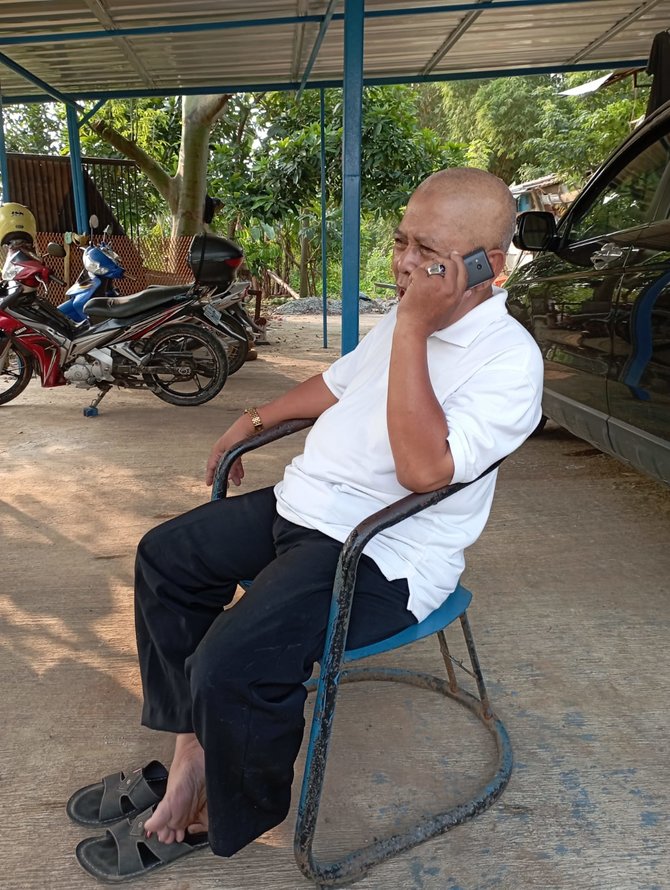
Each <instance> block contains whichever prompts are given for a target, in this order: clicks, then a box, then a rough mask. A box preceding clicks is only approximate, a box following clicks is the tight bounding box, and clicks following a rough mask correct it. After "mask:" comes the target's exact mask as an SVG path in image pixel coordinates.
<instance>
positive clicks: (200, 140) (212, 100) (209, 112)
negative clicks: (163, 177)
mask: <svg viewBox="0 0 670 890" xmlns="http://www.w3.org/2000/svg"><path fill="white" fill-rule="evenodd" d="M229 98H230V97H229V96H184V97H183V98H182V125H181V146H180V149H179V164H178V165H177V172H176V174H175V177H174V178H175V180H176V182H177V185H178V195H179V198H178V202H177V208H176V211H175V212H174V213H173V216H172V237H173V238H175V237H178V236H180V235H195V234H197V233H198V232H200V231H202V228H203V219H202V214H203V210H204V207H205V196H206V194H207V162H208V160H209V134H210V132H211V129H212V124H213V123H214V121H215V120H216V118H217V117H218V116H219V114H220V113H221V111H222V110H223V108H224V107H225V105H226V103H227V101H228V99H229Z"/></svg>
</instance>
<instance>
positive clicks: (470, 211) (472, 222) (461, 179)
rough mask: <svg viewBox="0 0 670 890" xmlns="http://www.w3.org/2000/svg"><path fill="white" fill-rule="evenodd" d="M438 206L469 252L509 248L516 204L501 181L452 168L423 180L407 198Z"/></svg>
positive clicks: (479, 172)
mask: <svg viewBox="0 0 670 890" xmlns="http://www.w3.org/2000/svg"><path fill="white" fill-rule="evenodd" d="M415 199H418V200H419V201H421V202H423V200H424V199H426V200H428V201H430V203H434V204H435V205H436V206H439V207H440V209H441V210H442V211H443V212H445V213H447V214H448V216H449V217H450V218H451V219H453V220H454V222H455V223H456V224H457V226H458V228H459V230H460V235H461V238H462V241H463V243H466V242H467V243H469V244H470V245H471V247H472V248H474V247H478V246H482V247H485V248H486V249H487V250H494V249H496V248H498V249H500V250H502V251H503V252H504V253H506V252H507V249H508V248H509V246H510V243H511V241H512V236H513V235H514V227H515V223H516V204H515V201H514V198H513V197H512V193H511V192H510V190H509V188H508V187H507V186H506V185H505V183H504V182H503V181H502V179H498V177H497V176H494V175H493V174H492V173H487V172H486V170H478V169H476V168H474V167H451V168H449V169H447V170H439V171H438V172H437V173H433V174H432V175H431V176H429V177H428V179H424V181H423V182H422V183H421V185H420V186H419V187H418V188H417V189H416V191H415V192H414V194H413V195H412V197H411V198H410V205H411V203H412V201H414V200H415Z"/></svg>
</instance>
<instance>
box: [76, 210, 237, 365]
mask: <svg viewBox="0 0 670 890" xmlns="http://www.w3.org/2000/svg"><path fill="white" fill-rule="evenodd" d="M89 224H90V234H89V235H74V236H73V242H74V243H75V244H77V245H78V246H79V247H80V249H81V250H82V264H83V269H82V271H81V274H80V275H79V277H78V278H77V280H76V282H75V283H74V284H73V285H72V286H71V287H70V288H68V290H67V291H66V295H67V296H68V297H69V299H68V300H66V301H65V302H64V303H61V304H60V305H59V307H58V308H59V309H60V311H61V312H63V313H64V314H65V315H67V317H68V318H70V319H72V321H74V322H75V323H76V324H89V317H88V314H87V309H86V306H87V304H88V302H89V300H91V299H93V297H118V296H119V292H118V290H117V287H116V282H117V281H119V280H120V279H122V278H127V277H129V276H127V274H126V272H125V269H124V268H123V265H122V263H121V257H120V256H119V255H118V254H117V253H116V251H115V250H114V248H113V247H112V245H111V242H110V240H109V236H110V234H111V227H110V226H107V227H106V228H105V229H104V231H103V233H102V238H101V239H100V240H98V241H97V242H96V240H95V235H94V232H95V229H96V228H97V227H98V219H97V217H96V216H95V215H94V216H92V217H91V219H90V223H89ZM229 243H230V244H232V242H229ZM235 247H236V245H235ZM238 253H239V261H240V262H241V261H242V251H241V250H238ZM231 259H236V257H232V255H231ZM181 289H182V290H183V291H187V290H189V289H190V285H183V286H181ZM248 289H249V285H248V283H247V282H235V281H230V279H229V277H228V276H226V277H225V278H224V279H223V281H221V282H218V283H217V284H216V285H214V286H213V287H212V286H211V285H210V286H208V287H204V286H201V290H200V298H201V299H200V302H201V303H203V304H206V303H209V307H210V308H206V307H205V306H199V307H198V310H197V311H195V315H196V316H197V318H196V320H197V319H198V318H200V317H201V314H202V312H204V313H205V314H206V315H207V319H208V321H209V323H210V324H211V325H212V327H213V328H214V329H216V332H217V333H218V334H219V335H220V337H221V339H222V340H223V344H224V346H225V348H226V352H227V354H228V375H229V376H230V375H231V374H234V373H235V372H236V371H238V370H239V369H240V368H241V367H242V365H243V364H244V362H245V361H246V358H247V355H248V352H249V343H250V342H252V343H253V340H254V335H253V332H252V324H253V323H252V322H251V319H250V318H249V316H248V315H247V314H246V312H245V310H244V308H243V306H242V303H243V301H244V299H245V297H246V293H247V291H248Z"/></svg>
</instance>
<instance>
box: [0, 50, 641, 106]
mask: <svg viewBox="0 0 670 890" xmlns="http://www.w3.org/2000/svg"><path fill="white" fill-rule="evenodd" d="M647 61H648V60H647V57H646V56H645V57H644V58H637V59H635V58H632V59H599V60H597V61H591V62H581V63H579V64H577V65H564V64H561V63H560V62H557V63H556V64H554V65H530V66H529V67H528V68H514V69H510V68H489V69H486V70H483V71H448V72H445V73H442V74H435V73H433V74H430V75H428V76H425V77H424V76H421V75H416V74H398V75H392V74H391V75H388V76H384V77H381V76H379V77H377V76H370V77H366V78H364V81H363V84H364V86H366V87H367V86H386V85H393V84H398V83H438V82H444V81H452V80H485V79H492V78H494V77H525V76H527V75H531V74H562V73H567V72H568V71H594V70H598V71H599V70H605V69H606V68H646V67H647ZM299 86H300V83H299V81H297V80H289V81H286V82H284V83H282V82H277V81H259V82H258V83H232V84H231V83H229V84H220V83H219V84H216V83H215V84H202V85H201V86H197V87H182V86H180V87H179V88H178V93H179V95H180V96H199V95H202V94H205V93H207V94H209V93H212V94H217V93H264V92H269V91H271V90H276V91H278V92H284V91H293V90H297V89H298V87H299ZM341 87H342V80H341V79H339V78H331V79H330V80H313V81H311V82H310V83H309V84H308V85H307V89H310V90H311V89H326V90H328V89H340V88H341ZM174 95H175V87H174V86H172V87H165V88H161V89H153V90H143V89H128V90H107V91H105V92H102V91H100V90H98V91H89V92H86V93H77V95H76V96H70V97H69V98H70V100H71V101H72V102H74V101H75V99H78V100H80V101H88V100H96V99H143V98H147V97H150V96H154V97H156V96H174ZM49 101H51V97H50V96H49V95H48V94H47V93H44V94H37V95H32V96H31V95H10V96H4V102H5V105H26V104H30V103H31V102H49Z"/></svg>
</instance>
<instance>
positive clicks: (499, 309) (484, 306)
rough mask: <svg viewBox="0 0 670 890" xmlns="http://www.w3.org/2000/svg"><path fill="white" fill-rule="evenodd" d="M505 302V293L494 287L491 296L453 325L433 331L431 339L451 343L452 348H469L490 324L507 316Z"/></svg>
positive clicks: (503, 290) (500, 288) (501, 289)
mask: <svg viewBox="0 0 670 890" xmlns="http://www.w3.org/2000/svg"><path fill="white" fill-rule="evenodd" d="M506 300H507V291H506V290H505V289H504V288H502V287H496V286H495V285H494V286H493V294H492V295H491V296H490V297H487V299H486V300H484V302H483V303H479V304H478V305H477V306H475V307H474V309H471V310H470V311H469V312H468V313H466V314H465V315H464V316H463V318H459V319H458V321H456V322H454V324H451V325H449V326H448V327H446V328H442V330H440V331H435V332H434V333H433V334H431V337H438V338H439V339H440V340H444V342H445V343H453V345H454V346H469V345H470V344H471V343H472V342H473V340H474V339H475V338H476V337H477V336H478V335H479V334H480V333H481V332H482V331H483V330H484V328H487V327H488V326H489V325H490V324H491V322H493V321H495V320H496V319H498V318H502V317H503V316H504V315H507V306H506V305H505V301H506Z"/></svg>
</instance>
